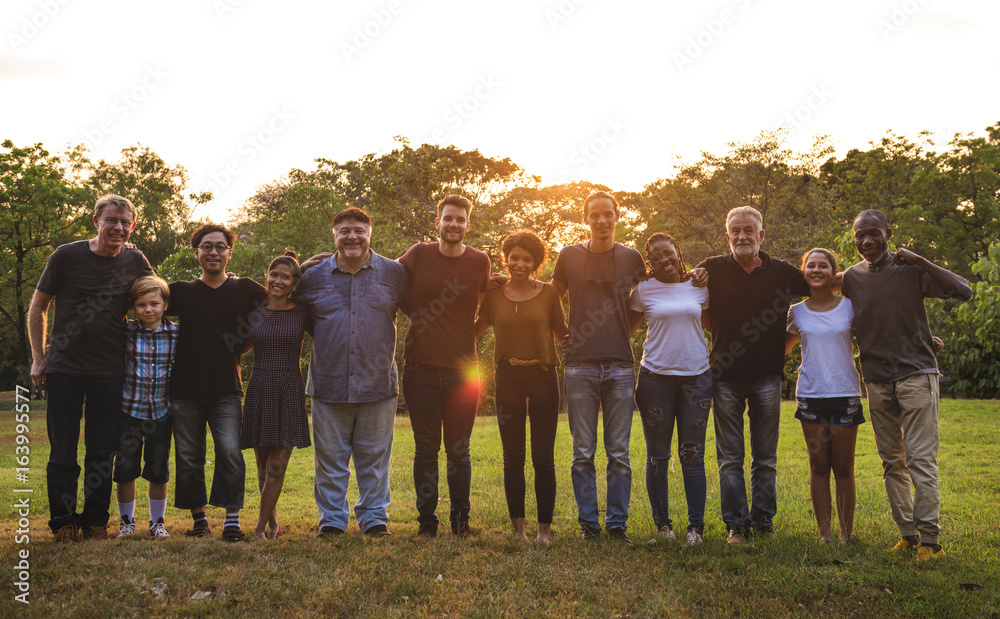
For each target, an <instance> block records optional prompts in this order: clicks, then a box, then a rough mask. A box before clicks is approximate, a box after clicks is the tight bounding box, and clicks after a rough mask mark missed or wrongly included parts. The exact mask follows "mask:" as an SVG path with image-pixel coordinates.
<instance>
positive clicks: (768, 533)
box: [754, 527, 778, 540]
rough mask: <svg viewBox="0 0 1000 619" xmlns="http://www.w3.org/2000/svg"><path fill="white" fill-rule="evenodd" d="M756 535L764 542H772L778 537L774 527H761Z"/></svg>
mask: <svg viewBox="0 0 1000 619" xmlns="http://www.w3.org/2000/svg"><path fill="white" fill-rule="evenodd" d="M754 535H756V536H757V537H759V538H760V539H762V540H772V539H776V538H777V537H778V534H777V533H776V532H775V531H774V527H760V528H759V529H755V530H754Z"/></svg>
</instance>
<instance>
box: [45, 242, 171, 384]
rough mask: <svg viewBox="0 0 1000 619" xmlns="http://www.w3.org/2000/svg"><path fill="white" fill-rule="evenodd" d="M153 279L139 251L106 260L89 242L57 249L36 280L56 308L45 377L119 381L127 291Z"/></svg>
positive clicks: (151, 270) (122, 367) (123, 359)
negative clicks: (148, 277) (145, 278)
mask: <svg viewBox="0 0 1000 619" xmlns="http://www.w3.org/2000/svg"><path fill="white" fill-rule="evenodd" d="M152 274H153V269H152V268H150V266H149V261H147V260H146V256H144V255H143V254H142V252H141V251H139V250H138V249H122V250H121V251H120V252H118V255H117V256H115V257H114V258H109V257H107V256H100V255H98V254H95V253H94V252H93V251H91V250H90V241H76V242H73V243H67V244H66V245H60V246H59V247H57V248H56V250H55V251H54V252H52V255H51V256H49V260H48V262H47V263H46V264H45V270H44V271H42V276H41V277H40V278H39V279H38V290H39V291H41V292H44V293H45V294H49V295H52V296H53V297H54V299H53V302H54V303H55V318H54V319H53V321H52V334H51V336H50V338H49V352H48V354H47V355H46V359H47V362H48V363H47V365H46V368H45V371H46V373H49V374H68V375H71V376H94V377H114V376H124V375H125V314H126V313H128V290H129V288H131V287H132V282H134V281H135V280H136V279H138V278H140V277H142V276H144V275H152Z"/></svg>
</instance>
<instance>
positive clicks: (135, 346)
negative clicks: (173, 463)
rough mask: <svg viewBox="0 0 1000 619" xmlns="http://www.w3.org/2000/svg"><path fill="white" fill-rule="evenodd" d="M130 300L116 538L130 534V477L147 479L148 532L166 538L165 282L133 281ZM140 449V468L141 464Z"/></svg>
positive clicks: (171, 338) (170, 347)
mask: <svg viewBox="0 0 1000 619" xmlns="http://www.w3.org/2000/svg"><path fill="white" fill-rule="evenodd" d="M129 300H130V302H131V304H132V309H133V310H134V311H135V314H136V316H138V318H139V319H138V320H131V321H129V322H128V324H127V325H126V328H125V331H126V341H125V357H126V359H125V388H124V392H123V394H122V415H121V418H120V420H119V426H118V430H119V433H120V436H121V437H120V439H119V445H118V452H117V456H116V458H115V472H114V481H115V483H117V484H118V513H119V515H120V517H121V523H120V524H121V527H120V529H119V530H118V537H125V536H126V535H131V534H133V533H135V480H136V478H137V477H139V475H140V468H141V469H142V471H141V475H142V477H143V478H144V479H146V480H147V481H149V533H150V534H151V535H152V536H153V537H154V538H156V539H163V538H165V537H169V534H168V533H167V530H166V528H164V526H163V515H164V513H165V512H166V508H167V480H168V479H169V478H170V472H169V470H168V468H167V461H168V460H169V458H170V418H169V417H168V416H167V412H168V411H169V408H170V402H169V399H168V397H167V388H168V383H169V380H170V367H171V365H172V364H173V362H174V352H175V351H176V349H177V333H178V325H176V324H173V323H171V322H170V321H169V320H167V319H165V318H164V317H163V311H164V310H165V309H166V308H167V302H168V301H169V300H170V288H169V286H168V285H167V282H165V281H163V280H162V279H160V278H159V277H155V276H152V275H149V276H146V277H140V278H139V279H137V280H136V281H135V283H134V284H132V288H131V290H130V291H129ZM144 447H145V466H144V467H140V464H141V462H140V460H141V459H142V454H143V448H144Z"/></svg>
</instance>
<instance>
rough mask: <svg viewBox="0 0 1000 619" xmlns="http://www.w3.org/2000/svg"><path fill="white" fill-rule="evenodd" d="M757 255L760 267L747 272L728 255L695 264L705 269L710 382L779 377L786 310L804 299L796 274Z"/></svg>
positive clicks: (806, 287)
mask: <svg viewBox="0 0 1000 619" xmlns="http://www.w3.org/2000/svg"><path fill="white" fill-rule="evenodd" d="M758 255H759V256H760V259H761V264H760V266H758V267H757V268H756V269H754V270H753V271H752V272H751V273H747V272H746V271H744V270H743V267H741V266H740V265H739V264H738V263H737V262H736V260H735V259H734V258H733V256H732V254H729V255H726V256H714V257H712V258H706V259H705V260H703V261H702V263H701V264H699V265H698V266H699V267H704V268H705V269H707V270H708V295H709V299H710V302H711V305H709V308H708V315H709V317H710V318H711V320H712V353H711V355H710V363H711V366H712V377H713V378H714V379H715V380H724V381H733V382H742V381H749V380H754V379H757V378H761V377H763V376H768V375H771V374H780V373H781V370H782V368H783V367H784V365H785V319H786V317H787V316H788V307H789V306H790V305H791V304H792V303H793V302H794V301H796V300H797V299H798V298H799V297H804V296H809V285H808V284H807V283H806V280H805V277H803V276H802V271H800V270H798V269H797V268H795V267H794V266H792V265H791V264H789V263H787V262H785V261H784V260H779V259H778V258H772V257H771V256H768V255H767V254H765V253H764V252H759V254H758Z"/></svg>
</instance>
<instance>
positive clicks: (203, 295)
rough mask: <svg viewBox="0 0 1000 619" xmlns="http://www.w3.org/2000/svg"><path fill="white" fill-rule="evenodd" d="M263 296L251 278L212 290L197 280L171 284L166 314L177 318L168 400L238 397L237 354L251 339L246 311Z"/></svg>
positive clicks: (247, 312)
mask: <svg viewBox="0 0 1000 619" xmlns="http://www.w3.org/2000/svg"><path fill="white" fill-rule="evenodd" d="M265 298H267V293H266V292H265V291H264V287H263V286H261V285H260V284H258V283H257V282H255V281H253V280H252V279H245V278H240V279H232V278H230V279H226V281H225V282H223V284H222V285H221V286H219V287H218V288H212V287H211V286H209V285H208V284H206V283H205V282H203V281H201V280H200V279H196V280H194V281H190V282H174V283H172V284H170V307H169V308H168V309H167V314H169V315H171V316H177V317H178V318H179V319H180V325H181V332H180V337H179V338H178V340H177V356H176V357H175V358H174V367H173V370H172V371H171V373H170V395H171V396H172V397H177V398H197V397H219V396H225V395H242V394H243V380H242V378H241V376H240V351H241V350H242V349H243V344H244V342H246V339H247V338H248V337H250V321H249V319H248V317H249V315H250V312H252V311H253V310H254V309H256V308H257V307H259V306H260V305H261V303H262V302H263V301H264V299H265Z"/></svg>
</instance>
